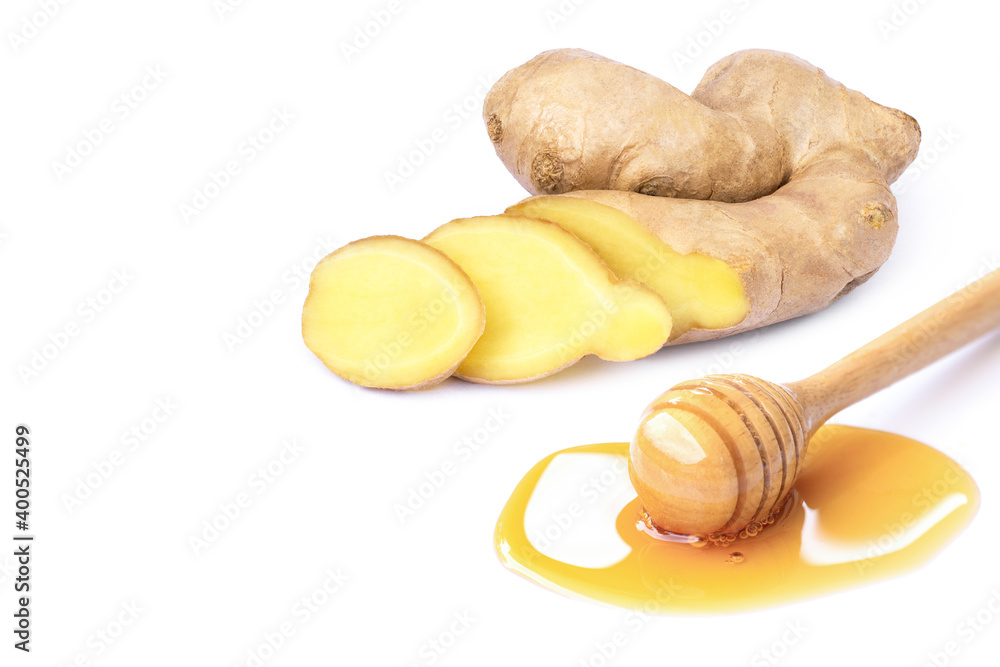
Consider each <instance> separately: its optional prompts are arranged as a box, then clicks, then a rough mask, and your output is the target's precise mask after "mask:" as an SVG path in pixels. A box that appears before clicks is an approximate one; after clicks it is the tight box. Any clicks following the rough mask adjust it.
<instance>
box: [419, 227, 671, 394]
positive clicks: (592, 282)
mask: <svg viewBox="0 0 1000 667" xmlns="http://www.w3.org/2000/svg"><path fill="white" fill-rule="evenodd" d="M424 242H425V243H427V244H428V245H430V246H432V247H434V248H437V249H438V250H440V251H442V252H443V253H445V254H446V255H448V256H449V257H451V258H452V259H453V260H454V261H455V262H456V263H457V264H458V265H459V266H461V267H462V269H464V270H465V272H466V273H467V274H468V275H469V276H470V277H471V278H472V281H473V282H474V283H475V285H476V287H477V289H478V290H479V294H480V296H481V297H482V299H483V303H484V304H485V306H486V330H485V331H484V332H483V335H482V338H480V339H479V342H478V343H476V345H475V347H473V348H472V351H471V352H469V355H468V357H466V359H465V361H463V362H462V364H461V365H460V366H459V367H458V370H457V371H456V375H457V376H458V377H461V378H462V379H465V380H470V381H472V382H482V383H487V384H507V383H513V382H524V381H527V380H533V379H537V378H540V377H543V376H545V375H549V374H551V373H554V372H556V371H558V370H560V369H562V368H565V367H566V366H569V365H571V364H573V363H575V362H576V361H578V360H579V359H580V358H581V357H583V356H584V355H587V354H596V355H597V356H598V357H600V358H602V359H607V360H611V361H628V360H631V359H638V358H640V357H644V356H646V355H649V354H652V353H654V352H656V351H657V350H659V349H660V348H661V347H662V346H663V345H664V343H666V341H667V339H668V338H669V336H670V329H671V317H670V311H669V310H668V309H667V307H666V304H664V302H663V300H662V299H661V298H660V297H658V296H657V295H656V293H655V292H653V291H652V290H650V289H647V288H646V287H643V286H642V285H639V284H638V283H635V282H632V281H631V280H627V279H619V278H617V277H615V275H614V274H613V273H612V272H611V270H610V269H609V268H608V267H607V265H605V264H604V263H603V262H602V261H601V260H600V258H599V257H598V256H597V255H595V254H594V252H593V251H592V250H591V249H590V248H588V247H587V245H586V244H584V243H582V242H581V241H580V240H579V239H577V238H576V237H575V236H573V235H572V234H570V233H569V232H567V231H566V230H564V229H562V228H561V227H559V226H558V225H555V224H553V223H551V222H546V221H542V220H537V219H534V218H528V217H523V216H512V215H498V216H489V217H479V218H467V219H464V220H455V221H452V222H449V223H447V224H445V225H442V226H441V227H439V228H437V229H436V230H435V231H433V232H431V234H430V235H428V236H427V237H426V238H425V239H424Z"/></svg>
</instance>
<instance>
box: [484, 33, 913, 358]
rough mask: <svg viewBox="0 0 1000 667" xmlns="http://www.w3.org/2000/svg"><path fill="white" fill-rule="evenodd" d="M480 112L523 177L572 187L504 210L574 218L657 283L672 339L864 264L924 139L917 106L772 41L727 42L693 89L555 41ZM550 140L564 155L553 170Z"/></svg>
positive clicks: (592, 238) (788, 303) (535, 183)
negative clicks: (892, 101)
mask: <svg viewBox="0 0 1000 667" xmlns="http://www.w3.org/2000/svg"><path fill="white" fill-rule="evenodd" d="M599 110H600V111H599ZM484 114H485V115H486V117H487V124H488V126H489V128H490V134H491V137H493V139H494V144H495V146H496V148H497V153H498V155H500V157H501V159H503V160H504V163H505V164H506V165H507V167H508V169H510V170H511V172H512V173H514V175H515V176H516V177H518V179H519V180H520V181H521V182H522V184H524V185H525V187H526V188H527V189H528V190H530V191H532V192H566V194H561V195H553V196H540V197H534V198H530V199H527V200H525V201H524V202H521V203H520V204H517V205H515V206H513V207H511V208H510V209H508V212H510V213H517V214H520V215H532V216H537V217H540V218H543V219H547V220H551V221H553V222H556V223H557V224H560V225H562V226H563V227H565V228H566V229H568V230H570V231H571V232H573V233H574V234H576V235H577V236H578V237H580V238H581V239H582V240H584V241H585V242H587V243H588V244H590V245H591V247H592V248H593V249H594V250H595V251H596V252H597V253H598V254H599V255H600V256H601V257H602V258H603V259H604V260H605V261H606V262H607V263H608V265H609V266H611V267H612V269H613V270H614V271H615V273H616V274H617V275H619V276H621V277H628V278H632V279H633V280H636V281H638V282H641V283H643V284H645V285H648V286H650V287H652V288H653V289H654V290H656V291H657V292H658V293H659V294H660V295H661V296H662V297H663V298H664V300H665V301H666V302H667V305H668V306H669V307H670V308H671V311H672V312H673V314H674V322H675V324H674V333H673V335H672V340H671V341H670V342H671V343H686V342H691V341H696V340H705V339H711V338H719V337H722V336H727V335H730V334H734V333H739V332H741V331H746V330H748V329H754V328H757V327H762V326H766V325H768V324H773V323H775V322H780V321H782V320H786V319H789V318H792V317H797V316H800V315H805V314H808V313H812V312H815V311H818V310H821V309H822V308H825V307H826V306H828V305H829V304H830V303H832V302H833V301H834V300H835V299H837V298H838V297H840V296H842V295H844V294H846V293H847V292H849V291H851V290H852V289H853V288H855V287H857V286H858V285H860V284H861V283H863V282H865V281H866V280H867V279H868V278H870V277H871V275H872V274H873V273H874V272H875V271H876V270H877V269H878V268H879V267H880V266H881V265H882V264H883V263H884V262H885V261H886V259H887V258H888V256H889V252H890V251H891V249H892V245H893V242H894V241H895V237H896V231H897V214H896V201H895V199H894V198H893V196H892V193H891V192H890V191H889V184H890V183H892V181H894V180H895V179H896V178H897V177H898V176H899V175H900V174H901V173H902V172H903V170H904V169H905V168H906V166H907V165H909V163H910V162H912V160H913V159H914V158H915V157H916V153H917V148H918V146H919V143H920V130H919V127H918V126H917V124H916V121H914V120H913V119H912V118H911V117H910V116H908V115H906V114H904V113H902V112H901V111H896V110H894V109H889V108H887V107H883V106H880V105H878V104H875V103H874V102H872V101H870V100H869V99H868V98H866V97H865V96H863V95H861V94H860V93H857V92H854V91H851V90H848V89H847V88H845V87H844V86H842V85H841V84H839V83H837V82H835V81H833V80H832V79H830V78H829V77H827V76H826V75H825V74H824V73H823V71H822V70H820V69H818V68H816V67H813V66H812V65H810V64H809V63H806V62H805V61H803V60H801V59H799V58H796V57H794V56H791V55H788V54H782V53H777V52H773V51H756V50H755V51H741V52H738V53H735V54H733V55H731V56H728V57H726V58H723V59H722V60H721V61H720V62H719V63H717V64H715V65H713V66H712V67H711V68H710V69H709V71H708V73H707V74H706V75H705V78H704V79H703V80H702V82H701V84H699V86H698V88H697V89H696V90H695V93H694V94H693V95H692V97H690V98H689V97H687V96H686V95H684V94H683V93H681V92H679V91H677V90H676V89H674V88H673V87H671V86H669V85H668V84H666V83H664V82H662V81H659V80H658V79H655V78H653V77H651V76H649V75H647V74H644V73H642V72H639V71H638V70H634V69H632V68H629V67H626V66H624V65H620V64H618V63H615V62H613V61H610V60H607V59H605V58H602V57H600V56H596V55H594V54H590V53H587V52H584V51H565V50H564V51H551V52H547V53H543V54H541V55H540V56H538V57H537V58H535V59H534V60H532V61H531V62H530V63H528V64H526V65H523V66H522V67H519V68H517V69H515V70H513V71H511V72H509V73H508V74H507V75H506V76H505V77H504V78H502V79H501V80H500V82H498V83H497V84H496V86H494V89H493V91H492V92H491V94H490V96H489V97H488V98H487V101H486V106H485V112H484ZM596 118H603V119H605V120H604V122H597V121H596V120H595V119H596ZM584 119H586V120H587V122H586V123H584V122H583V120H584ZM542 154H544V155H547V156H548V157H546V158H545V159H544V161H546V162H548V163H553V162H552V161H553V160H555V161H557V162H559V163H560V164H561V165H562V166H561V168H559V169H555V170H552V169H550V168H549V167H546V168H545V170H544V171H545V172H546V173H547V174H548V176H545V177H544V178H540V177H539V174H540V173H541V172H540V171H538V170H536V169H534V167H532V166H531V165H532V164H535V163H537V162H538V157H537V156H538V155H542ZM536 166H537V164H536ZM556 172H558V173H559V174H560V176H559V178H558V179H555V178H552V174H555V173H556ZM579 188H601V189H599V190H598V189H593V190H580V189H579ZM644 193H645V194H644ZM655 195H669V196H655ZM704 200H715V201H704Z"/></svg>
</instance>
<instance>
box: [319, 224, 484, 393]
mask: <svg viewBox="0 0 1000 667" xmlns="http://www.w3.org/2000/svg"><path fill="white" fill-rule="evenodd" d="M484 326H485V316H484V311H483V304H482V301H481V300H480V298H479V294H478V293H477V292H476V287H475V285H474V284H473V283H472V281H471V280H470V279H469V277H468V276H467V275H466V274H465V273H464V272H463V271H462V269H461V268H459V267H458V265H456V264H455V262H453V261H452V260H450V259H449V258H448V257H447V256H446V255H444V254H443V253H441V252H439V251H437V250H435V249H434V248H432V247H430V246H428V245H425V244H423V243H421V242H419V241H413V240H411V239H405V238H402V237H399V236H373V237H371V238H367V239H361V240H360V241H355V242H354V243H350V244H348V245H346V246H344V247H343V248H340V249H339V250H337V251H335V252H333V253H331V254H330V255H328V256H327V257H325V258H324V259H323V260H322V261H321V262H320V263H319V264H318V265H317V266H316V268H315V270H313V273H312V278H311V279H310V281H309V295H308V296H307V297H306V302H305V306H304V307H303V310H302V337H303V339H304V340H305V343H306V346H307V347H308V348H309V349H310V350H312V352H313V353H314V354H315V355H316V356H317V357H319V358H320V360H321V361H322V362H323V363H324V364H326V366H327V367H328V368H329V369H330V370H332V371H333V372H334V373H336V374H337V375H340V376H341V377H343V378H345V379H347V380H350V381H351V382H354V383H355V384H359V385H362V386H365V387H380V388H385V389H420V388H424V387H429V386H432V385H434V384H437V383H438V382H440V381H441V380H443V379H444V378H446V377H448V376H449V375H451V374H452V372H453V371H454V370H455V368H457V367H458V365H459V364H460V363H461V362H462V360H463V359H465V356H466V355H467V354H468V353H469V350H471V349H472V346H473V345H474V344H475V342H476V341H477V340H478V339H479V336H480V335H481V334H482V332H483V328H484Z"/></svg>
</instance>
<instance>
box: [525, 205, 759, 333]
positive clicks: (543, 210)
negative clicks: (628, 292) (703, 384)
mask: <svg viewBox="0 0 1000 667" xmlns="http://www.w3.org/2000/svg"><path fill="white" fill-rule="evenodd" d="M507 213H510V214H519V215H526V216H531V217H535V218H543V219H545V220H551V221H552V222H555V223H557V224H558V225H559V226H560V227H563V228H564V229H566V230H568V231H570V232H572V233H573V235H574V236H576V237H577V238H579V239H581V240H582V241H584V242H585V243H587V245H589V246H590V247H591V248H592V249H593V250H594V252H596V253H597V254H598V255H599V256H600V257H601V259H603V260H604V261H605V262H606V263H607V265H608V266H609V267H610V268H611V270H612V271H614V272H615V274H616V275H617V276H619V277H621V278H630V279H632V280H634V281H636V282H639V283H642V284H643V285H646V286H647V287H650V288H652V289H653V290H654V291H656V292H657V293H658V294H659V295H660V296H661V297H663V300H664V301H665V302H666V303H667V306H668V307H669V308H670V314H671V315H672V316H673V319H674V326H673V333H672V334H671V336H672V337H677V336H680V335H681V334H683V333H685V332H687V331H689V330H691V329H723V328H725V327H729V326H732V325H734V324H736V323H738V322H739V321H740V320H742V319H743V318H744V317H746V315H747V313H748V312H749V309H750V303H749V301H748V300H747V298H746V294H745V291H744V289H743V281H742V280H741V279H740V276H739V274H738V273H737V272H736V271H734V270H733V269H732V268H730V267H729V265H728V264H726V263H725V262H723V261H722V260H720V259H716V258H714V257H709V256H707V255H701V254H698V253H690V254H687V255H682V254H680V253H678V252H675V251H674V250H673V249H672V248H671V247H670V246H668V245H667V244H666V243H664V242H663V241H661V240H660V239H658V238H657V237H656V236H655V235H653V233H652V232H650V231H649V230H647V229H646V228H645V227H643V226H642V225H641V224H640V223H639V222H638V221H637V220H635V219H634V218H632V217H631V216H629V215H628V214H626V213H624V212H622V211H619V210H618V209H616V208H612V207H610V206H606V205H604V204H600V203H597V202H594V201H590V200H588V199H571V198H568V197H535V198H532V199H527V200H525V201H523V202H521V203H519V204H516V205H514V206H511V207H510V208H508V209H507Z"/></svg>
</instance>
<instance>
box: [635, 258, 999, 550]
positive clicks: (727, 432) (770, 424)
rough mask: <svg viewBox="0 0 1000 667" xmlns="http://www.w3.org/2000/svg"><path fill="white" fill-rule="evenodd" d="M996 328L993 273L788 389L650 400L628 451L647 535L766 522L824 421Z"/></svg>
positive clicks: (727, 381)
mask: <svg viewBox="0 0 1000 667" xmlns="http://www.w3.org/2000/svg"><path fill="white" fill-rule="evenodd" d="M996 327H1000V269H998V270H995V271H993V272H992V273H989V274H987V275H986V276H984V277H982V278H980V279H979V280H977V281H976V282H974V283H971V284H970V285H968V286H967V287H965V288H963V289H961V290H959V291H958V292H955V293H954V294H952V295H951V296H950V297H948V298H946V299H944V300H943V301H941V302H939V303H937V304H935V305H934V306H931V307H930V308H928V309H927V310H925V311H924V312H922V313H920V314H919V315H917V316H915V317H913V318H911V319H909V320H907V321H906V322H904V323H903V324H901V325H899V326H898V327H896V328H895V329H892V330H891V331H889V332H887V333H885V334H883V335H882V336H880V337H878V338H876V339H875V340H873V341H872V342H870V343H868V344H867V345H865V346H864V347H862V348H861V349H859V350H857V351H856V352H853V353H851V354H849V355H848V356H846V357H844V358H843V359H841V360H840V361H838V362H836V363H835V364H833V365H832V366H830V367H829V368H827V369H826V370H824V371H820V372H819V373H816V374H815V375H813V376H811V377H809V378H806V379H805V380H802V381H800V382H793V383H790V384H784V385H782V384H776V383H772V382H767V381H765V380H761V379H759V378H756V377H751V376H749V375H739V374H735V375H708V376H705V377H703V378H700V379H697V380H692V381H689V382H682V383H680V384H678V385H676V386H674V387H673V388H672V389H670V390H669V391H667V392H666V393H664V394H662V395H661V396H660V397H659V398H657V399H656V400H654V401H653V402H652V403H651V404H650V405H649V407H648V408H647V409H646V412H645V413H644V414H643V417H642V421H641V423H640V424H639V428H638V430H637V431H636V435H635V438H633V440H632V444H631V447H630V448H629V476H630V478H631V479H632V485H633V486H634V487H635V489H636V491H637V492H638V494H639V499H640V501H641V502H642V505H643V508H644V510H645V512H646V519H647V521H648V522H649V523H650V524H651V526H652V527H654V528H656V529H658V530H661V531H666V532H669V533H675V534H678V535H688V536H693V537H696V538H700V539H702V540H709V541H712V542H722V543H725V542H728V541H731V540H732V539H735V537H737V536H743V537H745V536H747V535H755V534H756V533H757V532H758V531H759V530H760V529H761V527H762V526H763V525H765V524H767V523H770V522H771V521H772V520H773V517H774V514H775V513H776V512H777V511H778V509H779V508H780V507H781V506H782V503H783V501H784V500H785V498H787V496H788V493H789V492H790V491H791V489H792V485H793V484H794V483H795V480H796V478H797V477H798V474H799V472H800V468H801V465H800V464H801V462H802V459H803V456H804V455H805V451H806V446H807V445H808V443H809V440H810V439H811V438H812V436H813V435H815V433H816V431H817V430H818V429H819V427H820V426H822V425H823V423H824V422H826V421H827V420H828V419H829V418H830V417H832V416H833V415H835V414H836V413H838V412H840V411H841V410H843V409H844V408H846V407H847V406H849V405H853V404H854V403H856V402H858V401H860V400H861V399H863V398H867V397H868V396H871V395H872V394H874V393H876V392H877V391H880V390H882V389H884V388H886V387H888V386H889V385H891V384H893V383H895V382H896V381H898V380H901V379H902V378H904V377H906V376H908V375H910V374H911V373H914V372H916V371H918V370H920V369H921V368H923V367H924V366H927V365H928V364H930V363H932V362H934V361H936V360H938V359H940V358H941V357H943V356H945V355H947V354H949V353H950V352H953V351H955V350H957V349H958V348H960V347H962V346H963V345H965V344H967V343H970V342H972V341H973V340H975V339H977V338H979V337H980V336H982V335H984V334H986V333H987V332H989V331H991V330H992V329H994V328H996Z"/></svg>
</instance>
